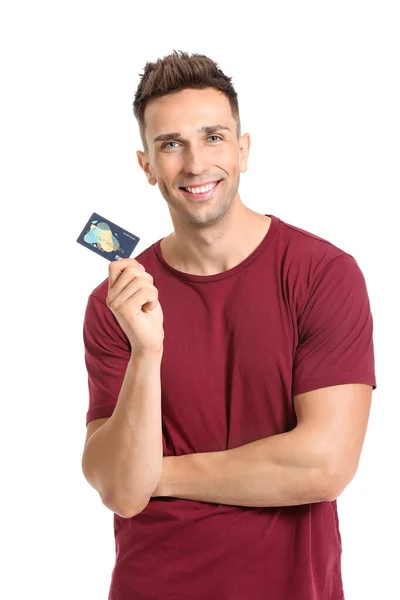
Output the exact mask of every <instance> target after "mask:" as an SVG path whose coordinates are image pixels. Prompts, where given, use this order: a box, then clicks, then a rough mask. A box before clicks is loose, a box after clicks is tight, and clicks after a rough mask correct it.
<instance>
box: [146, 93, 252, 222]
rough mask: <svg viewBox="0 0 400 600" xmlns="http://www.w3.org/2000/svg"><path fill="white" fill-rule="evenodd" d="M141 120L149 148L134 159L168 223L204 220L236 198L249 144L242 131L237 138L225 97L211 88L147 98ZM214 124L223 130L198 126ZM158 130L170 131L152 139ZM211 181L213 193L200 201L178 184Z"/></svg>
mask: <svg viewBox="0 0 400 600" xmlns="http://www.w3.org/2000/svg"><path fill="white" fill-rule="evenodd" d="M145 121H146V139H147V143H148V147H149V153H148V154H145V153H143V152H140V151H138V152H137V156H138V161H139V164H140V165H141V166H142V168H143V170H144V171H145V172H146V173H150V175H151V178H150V179H149V181H150V183H152V184H153V185H155V183H156V182H157V183H158V186H159V189H160V192H161V194H162V195H163V197H164V198H165V200H166V202H167V203H168V206H169V209H170V213H171V217H172V220H173V223H174V224H176V223H177V221H176V219H178V221H182V220H183V221H184V222H186V223H191V224H197V225H207V224H210V223H211V222H215V221H217V220H219V219H220V218H222V217H223V216H224V214H225V213H226V212H227V211H228V210H229V208H230V206H231V204H232V202H233V201H234V200H235V198H236V200H239V196H238V193H237V191H238V187H239V180H240V172H241V171H242V172H244V171H246V169H247V156H248V152H249V149H250V137H249V135H248V134H244V135H243V136H242V137H241V138H240V140H239V142H238V140H237V137H236V120H235V119H234V118H233V116H232V114H231V108H230V104H229V100H228V98H227V97H226V96H225V95H224V94H222V93H221V92H219V91H218V90H216V89H214V88H206V89H202V90H197V89H185V90H182V91H180V92H176V93H172V94H168V95H166V96H162V97H160V98H155V99H153V100H151V101H150V102H149V103H148V105H147V106H146V110H145ZM216 125H219V126H222V127H223V129H218V130H217V129H216V130H215V131H211V132H210V131H206V132H204V131H198V130H200V129H201V128H202V127H211V126H216ZM225 128H227V129H225ZM163 134H174V135H171V137H170V138H169V139H165V138H164V139H162V140H157V139H155V138H157V137H159V136H161V135H163ZM176 134H180V136H179V135H176ZM216 181H219V184H218V186H217V187H216V188H215V190H214V192H213V193H212V194H211V195H210V196H209V197H207V198H204V199H200V200H199V199H193V198H191V197H190V196H188V195H187V194H186V193H185V192H184V190H182V189H180V188H181V187H183V186H185V187H191V186H195V185H197V186H200V185H201V184H206V183H208V182H216Z"/></svg>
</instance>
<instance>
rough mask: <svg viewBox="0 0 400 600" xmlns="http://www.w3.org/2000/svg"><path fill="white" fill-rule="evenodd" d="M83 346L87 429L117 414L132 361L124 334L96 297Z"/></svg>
mask: <svg viewBox="0 0 400 600" xmlns="http://www.w3.org/2000/svg"><path fill="white" fill-rule="evenodd" d="M83 342H84V348H85V364H86V369H87V374H88V388H89V406H88V410H87V413H86V425H87V424H88V422H89V421H92V420H93V419H100V418H103V417H110V416H111V415H112V413H113V412H114V408H115V406H116V403H117V400H118V396H119V393H120V391H121V387H122V384H123V381H124V378H125V373H126V369H127V366H128V363H129V360H130V358H131V347H130V343H129V340H128V338H127V336H126V335H125V332H124V331H123V329H122V328H121V327H120V325H119V323H118V321H117V319H116V318H115V316H114V314H113V313H112V311H111V310H110V309H109V308H108V306H107V305H106V304H105V303H104V302H102V301H101V300H100V299H99V298H97V297H96V296H94V295H93V294H90V296H89V298H88V301H87V306H86V311H85V317H84V323H83Z"/></svg>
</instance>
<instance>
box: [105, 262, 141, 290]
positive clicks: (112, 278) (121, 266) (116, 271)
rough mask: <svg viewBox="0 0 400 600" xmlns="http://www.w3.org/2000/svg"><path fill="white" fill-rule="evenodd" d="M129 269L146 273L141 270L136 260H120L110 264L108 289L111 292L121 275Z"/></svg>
mask: <svg viewBox="0 0 400 600" xmlns="http://www.w3.org/2000/svg"><path fill="white" fill-rule="evenodd" d="M128 267H136V268H137V269H140V272H141V273H145V271H144V270H143V269H142V268H141V264H140V263H139V262H138V261H137V260H136V259H135V258H120V259H119V260H114V261H112V262H110V264H109V266H108V289H109V290H110V289H111V288H112V287H113V286H114V285H115V282H116V281H117V279H118V277H119V276H120V275H121V273H122V272H123V271H124V270H125V269H126V268H128Z"/></svg>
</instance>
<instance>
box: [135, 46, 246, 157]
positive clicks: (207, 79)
mask: <svg viewBox="0 0 400 600" xmlns="http://www.w3.org/2000/svg"><path fill="white" fill-rule="evenodd" d="M179 54H180V55H179ZM139 76H140V77H141V81H140V83H139V85H138V88H137V90H136V93H135V97H134V101H133V114H134V116H135V118H136V120H137V121H138V124H139V132H140V137H141V140H142V144H143V150H144V152H146V153H148V151H149V148H148V145H147V141H146V136H145V129H146V123H145V120H144V111H145V108H146V105H147V103H148V102H149V100H151V99H152V98H157V97H159V96H165V95H166V94H171V93H174V92H179V91H181V90H184V89H187V88H192V89H204V88H209V87H212V88H215V89H216V90H219V91H221V92H222V93H224V94H225V95H226V96H227V98H228V100H229V103H230V106H231V111H232V116H233V118H234V119H235V120H236V136H237V139H238V140H239V139H240V136H241V132H240V130H241V124H240V116H239V104H238V97H237V93H236V91H235V90H234V88H233V85H232V83H231V81H232V78H231V77H227V76H226V75H225V74H224V73H223V72H222V70H221V69H220V68H219V67H218V65H217V63H215V62H214V61H213V60H211V58H208V57H207V56H204V54H192V55H191V56H189V54H188V53H187V52H183V51H179V50H178V51H175V50H173V52H172V54H169V55H168V56H164V58H162V59H160V58H159V59H158V60H157V61H156V62H147V63H146V66H145V68H144V72H143V74H140V75H139Z"/></svg>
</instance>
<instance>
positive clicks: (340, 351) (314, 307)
mask: <svg viewBox="0 0 400 600" xmlns="http://www.w3.org/2000/svg"><path fill="white" fill-rule="evenodd" d="M298 330H299V343H298V345H297V348H296V351H295V356H294V361H293V378H292V394H293V396H295V395H297V394H302V393H304V392H308V391H311V390H314V389H318V388H323V387H328V386H333V385H341V384H346V383H365V384H369V385H371V386H372V387H373V389H376V387H377V386H376V379H375V359H374V345H373V319H372V314H371V310H370V302H369V297H368V292H367V287H366V282H365V279H364V276H363V273H362V271H361V269H360V267H359V266H358V264H357V262H356V260H355V259H354V258H353V257H352V256H351V255H350V254H347V253H343V254H340V255H339V256H337V257H335V258H333V259H331V260H330V262H329V263H328V264H327V265H325V267H323V268H322V269H321V271H320V272H319V273H318V274H317V275H316V276H315V277H314V279H313V281H312V284H311V287H310V290H309V293H308V296H307V300H306V303H305V307H304V309H303V311H302V314H301V317H300V320H299V322H298Z"/></svg>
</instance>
